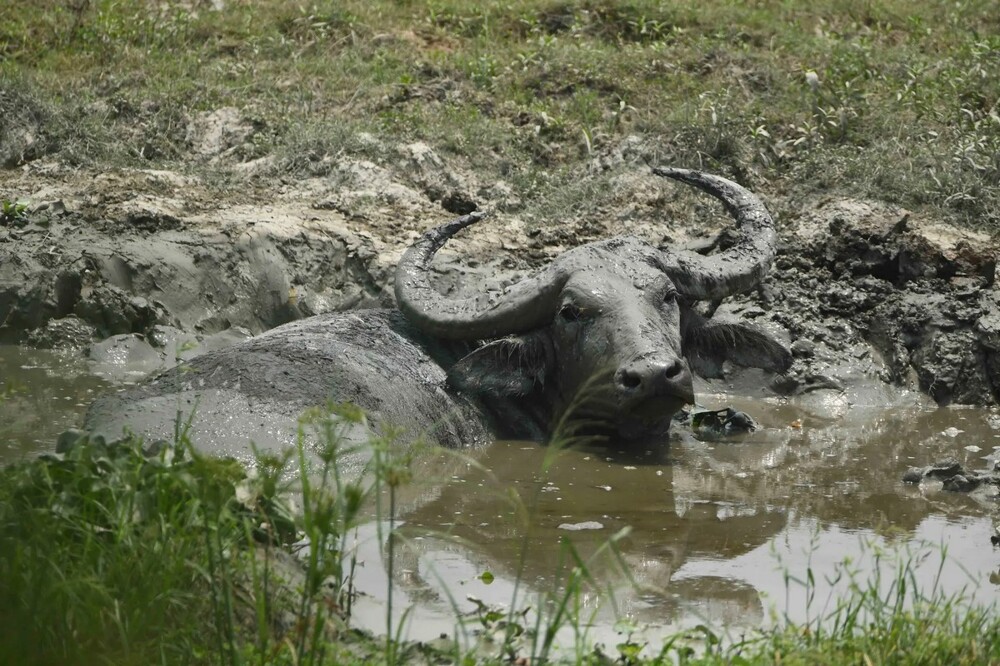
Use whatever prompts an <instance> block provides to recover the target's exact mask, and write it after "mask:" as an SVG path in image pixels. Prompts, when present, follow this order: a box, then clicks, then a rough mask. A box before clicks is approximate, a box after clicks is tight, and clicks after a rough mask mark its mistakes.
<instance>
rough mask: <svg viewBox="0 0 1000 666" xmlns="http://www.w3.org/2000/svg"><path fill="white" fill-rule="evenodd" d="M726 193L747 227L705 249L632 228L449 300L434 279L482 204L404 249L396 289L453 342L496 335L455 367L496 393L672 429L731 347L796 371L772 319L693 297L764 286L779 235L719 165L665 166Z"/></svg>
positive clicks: (645, 428)
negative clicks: (433, 270)
mask: <svg viewBox="0 0 1000 666" xmlns="http://www.w3.org/2000/svg"><path fill="white" fill-rule="evenodd" d="M654 172H655V173H656V174H658V175H661V176H665V177H669V178H674V179H677V180H681V181H683V182H686V183H689V184H691V185H694V186H696V187H699V188H701V189H702V190H705V191H706V192H708V193H710V194H712V195H714V196H715V197H717V198H718V199H719V200H721V201H722V203H723V204H724V205H725V206H726V208H727V209H728V211H729V212H730V214H731V215H733V217H734V218H735V219H736V222H737V225H738V228H739V230H740V235H739V239H738V240H737V242H736V243H735V244H734V245H733V246H732V247H731V248H729V249H728V250H726V251H724V252H722V253H719V254H716V255H712V256H702V255H698V254H694V253H690V252H673V251H667V250H662V249H659V248H657V247H654V246H652V245H650V244H649V243H647V242H645V241H642V240H639V239H637V238H634V237H631V236H618V237H615V238H612V239H609V240H605V241H601V242H596V243H591V244H588V245H584V246H582V247H578V248H575V249H573V250H570V251H568V252H565V253H564V254H562V255H560V256H559V257H558V258H556V260H554V261H553V262H552V263H551V264H549V265H548V266H547V267H545V268H544V269H542V270H541V271H539V272H538V273H536V274H535V275H533V276H531V277H528V278H525V279H524V280H521V281H520V282H518V283H516V284H514V285H512V286H511V287H509V288H507V289H506V290H505V291H504V292H503V293H501V294H487V295H483V296H480V297H476V298H469V299H448V298H445V297H443V296H442V295H441V294H439V293H438V292H437V291H436V290H435V289H434V288H433V287H432V286H431V284H430V282H429V281H428V275H427V273H428V266H429V264H430V262H431V259H432V258H433V256H434V254H435V253H436V252H437V251H438V250H439V249H440V248H441V247H442V246H443V245H444V244H445V243H446V242H447V241H448V239H449V238H451V237H452V236H453V235H454V234H455V233H456V232H458V231H459V230H460V229H463V228H464V227H466V226H468V225H470V224H473V223H475V222H477V221H478V220H480V219H481V218H482V214H480V213H474V214H471V215H467V216H465V217H462V218H459V219H457V220H454V221H452V222H449V223H447V224H444V225H442V226H440V227H437V228H435V229H432V230H430V231H428V232H426V233H425V234H424V235H423V236H422V237H421V238H420V239H419V240H418V241H417V242H416V243H414V244H413V245H412V246H411V247H410V248H409V249H408V250H407V252H406V253H405V255H404V256H403V258H402V259H401V260H400V262H399V265H398V266H397V269H396V282H395V289H396V299H397V302H398V304H399V307H400V309H401V310H402V311H403V313H404V314H405V315H406V316H407V318H408V319H409V320H410V321H411V322H412V323H413V324H414V325H415V326H417V327H418V328H420V329H421V330H423V331H424V332H426V333H429V334H431V335H434V336H437V337H440V338H446V339H450V340H463V339H464V340H470V341H485V342H484V344H482V345H481V346H479V347H478V348H477V349H475V350H474V351H473V352H472V353H470V354H469V355H467V356H466V357H465V358H463V359H461V360H460V361H459V362H458V363H456V364H455V365H454V366H453V367H452V368H450V370H449V373H448V376H449V381H450V383H451V384H452V385H453V386H454V387H456V388H459V389H462V390H466V391H471V392H476V393H479V394H483V395H484V397H487V398H489V396H493V397H526V398H529V399H530V400H533V401H539V402H542V403H546V404H548V405H550V406H552V408H553V409H560V408H562V409H565V408H566V407H567V406H568V405H570V404H574V405H575V410H574V412H575V417H576V418H579V419H582V420H583V421H585V422H587V423H589V424H590V425H593V426H595V427H596V429H598V430H601V431H605V432H608V431H610V432H612V433H614V434H615V435H616V436H618V437H622V438H626V439H634V438H645V437H648V436H657V435H662V434H663V433H665V432H666V430H667V429H668V427H669V424H670V419H671V417H672V416H673V414H674V413H675V412H676V411H677V410H678V409H680V408H681V407H682V406H683V405H685V404H687V403H692V402H694V391H693V387H692V377H691V367H690V365H689V361H690V362H692V363H696V364H697V366H698V367H703V366H706V362H705V361H706V359H708V358H713V359H717V358H720V357H723V358H726V357H728V358H730V359H732V360H734V361H736V362H740V363H742V364H744V365H752V366H757V367H763V368H766V369H771V370H784V369H786V368H787V367H788V365H789V363H790V361H791V357H790V354H789V353H788V351H787V350H786V349H785V348H784V347H783V346H782V345H780V344H779V343H777V342H776V341H774V340H773V339H771V338H770V337H769V336H767V335H766V334H765V333H764V332H763V331H760V330H759V329H756V328H754V327H751V326H748V325H746V324H743V323H740V322H728V323H720V322H713V321H712V320H705V319H704V318H702V317H701V316H700V315H698V314H697V313H696V312H695V311H694V310H693V308H692V306H693V304H694V303H695V302H696V301H698V300H713V301H714V300H719V299H722V298H724V297H726V296H729V295H732V294H735V293H739V292H745V291H748V290H750V289H752V288H754V287H756V286H757V285H758V284H759V283H760V281H761V279H762V278H763V276H764V274H765V273H766V272H767V270H768V268H769V266H770V263H771V260H772V259H773V257H774V243H775V233H774V227H773V222H772V220H771V216H770V215H769V214H768V212H767V210H766V209H765V208H764V205H763V204H762V203H761V201H760V200H759V199H758V198H757V197H756V196H755V195H754V194H752V193H750V192H749V191H747V190H745V189H744V188H742V187H741V186H739V185H737V184H736V183H733V182H731V181H729V180H726V179H724V178H720V177H718V176H712V175H708V174H704V173H700V172H696V171H688V170H685V169H656V170H654Z"/></svg>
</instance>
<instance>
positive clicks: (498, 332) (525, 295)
mask: <svg viewBox="0 0 1000 666" xmlns="http://www.w3.org/2000/svg"><path fill="white" fill-rule="evenodd" d="M484 216H485V214H484V213H479V212H477V213H471V214H469V215H464V216H462V217H460V218H458V219H457V220H452V221H451V222H448V223H446V224H442V225H441V226H439V227H435V228H434V229H431V230H429V231H427V232H425V233H424V235H423V236H421V237H420V239H419V240H417V241H416V242H415V243H414V244H413V245H411V246H410V247H409V249H407V250H406V252H405V253H404V254H403V258H402V259H400V260H399V263H398V264H397V265H396V277H395V283H396V284H395V291H396V304H397V305H398V306H399V309H400V310H402V312H403V314H405V315H406V317H407V319H409V320H410V321H411V322H412V323H413V324H414V325H415V326H416V327H417V328H419V329H420V330H422V331H425V332H427V333H430V334H431V335H435V336H438V337H441V338H447V339H451V340H481V339H485V338H495V337H500V336H503V335H510V334H514V333H523V332H524V331H530V330H532V329H534V328H538V327H540V326H543V325H545V324H547V323H548V322H549V321H551V320H552V314H553V312H555V309H556V305H557V302H558V299H559V296H560V292H561V291H562V288H563V285H565V284H566V280H567V278H568V276H567V275H565V274H564V272H563V271H561V270H560V269H558V268H557V267H554V266H553V265H551V264H550V265H549V266H548V267H547V268H544V269H542V270H541V271H539V272H538V273H536V274H534V275H532V276H529V277H526V278H524V279H523V280H521V281H520V282H517V283H516V284H513V285H511V286H510V287H509V288H507V289H506V290H504V292H503V293H501V294H499V295H497V294H490V295H484V296H479V297H476V298H458V299H448V298H445V297H443V296H442V295H441V294H440V293H438V291H437V290H436V289H434V287H432V286H431V284H430V281H429V280H428V279H427V275H428V269H429V267H430V263H431V259H433V258H434V254H435V253H436V252H437V251H438V250H439V249H441V247H442V246H443V245H444V244H445V243H447V242H448V239H450V238H451V237H452V236H454V235H455V234H456V233H458V232H459V231H460V230H462V229H464V228H465V227H467V226H469V225H471V224H475V223H476V222H478V221H479V220H481V219H483V217H484Z"/></svg>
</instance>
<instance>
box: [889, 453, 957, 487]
mask: <svg viewBox="0 0 1000 666" xmlns="http://www.w3.org/2000/svg"><path fill="white" fill-rule="evenodd" d="M962 474H965V470H964V469H963V468H962V465H961V463H959V462H958V461H957V460H955V459H954V458H946V459H944V460H940V461H938V462H936V463H934V464H933V465H928V466H927V467H911V468H910V469H908V470H906V473H905V474H903V481H904V482H905V483H920V482H921V481H923V480H924V479H950V478H952V477H954V476H959V475H962Z"/></svg>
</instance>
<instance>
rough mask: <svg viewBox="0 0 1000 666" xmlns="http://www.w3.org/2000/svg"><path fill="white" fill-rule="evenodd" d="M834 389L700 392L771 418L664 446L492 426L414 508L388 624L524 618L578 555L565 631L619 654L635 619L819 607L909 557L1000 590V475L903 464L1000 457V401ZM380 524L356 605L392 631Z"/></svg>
mask: <svg viewBox="0 0 1000 666" xmlns="http://www.w3.org/2000/svg"><path fill="white" fill-rule="evenodd" d="M824 393H825V394H813V395H810V396H806V397H801V398H799V399H795V400H790V401H786V400H781V401H771V400H752V399H750V400H748V399H745V398H742V399H741V398H737V397H734V396H731V395H726V394H724V393H715V394H712V393H709V395H707V396H705V395H704V392H702V393H699V395H702V396H703V397H704V398H705V402H706V403H707V404H708V405H709V406H711V407H712V408H715V407H719V406H722V405H734V406H736V407H738V408H740V409H743V410H746V411H747V412H749V413H752V414H753V415H754V416H755V417H756V418H757V420H758V421H759V423H760V425H761V429H760V430H758V431H757V432H755V433H753V434H752V435H749V436H745V437H741V438H739V439H735V440H729V441H702V440H699V439H697V438H696V437H694V436H693V435H692V434H691V432H690V431H687V432H680V433H677V434H676V435H675V439H674V441H673V442H672V445H671V447H670V451H669V453H668V454H667V455H666V456H656V455H645V454H639V455H636V454H635V452H616V451H607V450H605V451H598V450H589V451H588V450H573V449H569V450H563V451H559V452H555V451H553V450H552V449H550V448H546V447H542V446H539V445H536V444H532V443H525V442H498V443H496V444H495V445H493V446H492V447H491V448H490V449H489V450H488V451H486V452H485V454H484V455H483V456H482V457H480V458H478V459H477V460H476V462H475V463H474V464H468V465H466V466H465V468H464V470H462V471H460V472H459V473H457V474H455V475H454V476H452V477H451V478H450V479H449V480H448V482H447V483H446V484H444V485H443V487H442V489H441V490H440V491H439V493H438V494H437V495H436V497H435V498H434V499H432V500H431V501H429V502H427V503H425V504H423V505H422V506H420V507H419V508H417V509H416V510H414V511H412V512H410V513H409V514H408V515H406V516H404V517H403V521H402V522H403V526H402V528H401V529H400V530H399V538H398V539H397V540H395V542H394V554H393V559H394V575H393V579H394V580H395V587H394V591H393V594H394V599H393V608H394V613H393V615H394V618H393V627H394V629H393V631H396V629H395V627H397V626H398V625H399V623H400V622H403V623H404V626H405V627H406V628H407V630H406V631H405V632H404V634H405V635H408V636H410V637H411V638H419V639H425V640H426V639H430V638H434V637H436V636H438V635H439V634H441V633H446V634H448V635H449V636H451V635H456V629H455V620H454V617H455V614H456V609H457V610H458V611H459V612H460V613H462V614H463V617H464V619H465V622H464V628H459V629H458V630H457V635H458V636H459V637H460V639H461V638H462V636H465V639H466V640H469V639H470V637H472V636H473V635H474V634H475V632H476V631H477V630H481V629H483V626H484V625H483V623H482V621H481V619H482V617H483V616H484V614H483V611H482V608H490V609H497V608H500V609H509V608H510V607H511V605H512V604H513V607H514V608H516V609H519V610H523V609H529V608H530V610H529V611H528V612H527V615H525V616H517V617H516V618H515V619H516V620H517V621H518V622H519V623H520V624H522V625H524V626H533V625H534V623H535V622H537V621H538V619H539V614H541V616H542V621H543V622H545V621H548V620H551V618H552V617H554V616H555V613H556V610H557V608H558V607H559V606H560V605H561V604H562V601H563V599H564V597H563V594H564V590H565V587H566V586H565V583H566V581H567V579H568V575H569V571H570V569H571V568H572V566H573V565H574V563H576V562H583V563H585V564H586V567H587V570H588V572H589V577H588V579H587V580H583V581H581V582H580V584H579V592H578V593H577V594H574V595H572V596H571V597H569V598H568V604H569V606H570V608H571V609H572V610H571V612H572V613H573V614H575V616H576V617H577V620H576V621H572V622H569V626H567V627H566V628H564V629H563V630H562V631H561V632H560V634H559V640H558V643H559V644H560V645H561V649H563V650H569V651H572V650H574V649H576V647H575V646H578V645H581V644H589V645H591V646H592V645H593V644H594V643H595V642H597V643H602V644H603V645H604V646H605V647H606V648H607V649H609V650H610V651H611V653H612V654H614V645H615V644H617V643H619V642H621V641H622V640H623V638H624V637H625V634H626V633H628V632H630V631H631V632H634V633H633V634H632V638H633V640H635V641H637V642H639V643H642V642H643V641H649V643H650V645H654V646H655V645H658V644H662V640H658V639H662V638H663V637H665V636H668V635H670V634H672V633H674V632H676V631H678V630H680V629H684V628H692V627H695V626H697V625H699V624H706V625H707V626H709V627H712V628H713V630H714V631H716V632H717V633H718V634H721V635H727V636H728V637H729V638H730V639H733V640H737V639H739V637H740V636H741V635H742V634H743V633H745V632H746V630H748V629H752V628H754V627H760V626H766V625H770V624H772V623H774V622H778V621H780V620H782V619H785V618H788V619H792V620H794V621H797V622H805V621H810V620H814V619H815V618H817V617H821V616H822V615H824V614H826V613H829V612H831V611H832V610H833V609H834V608H835V607H836V605H837V604H838V602H840V601H842V600H843V599H845V598H846V597H847V595H848V594H849V592H850V590H851V589H852V588H854V587H860V588H861V589H871V588H874V589H881V590H883V592H886V593H887V592H888V591H889V589H890V586H891V585H892V583H893V581H894V580H895V577H896V574H897V572H898V571H899V570H900V568H901V567H904V568H906V569H908V570H909V571H910V574H909V575H910V576H912V578H910V579H909V580H908V581H907V582H908V584H911V585H915V586H916V587H917V588H918V589H921V590H922V592H923V593H925V594H933V593H934V592H935V590H936V591H938V592H940V593H944V594H957V593H963V594H967V595H968V596H969V597H970V598H971V599H974V600H976V601H979V602H985V603H993V602H994V601H1000V575H998V567H1000V550H998V549H995V548H994V547H993V546H992V545H991V543H990V536H991V535H992V534H993V524H994V522H995V521H996V519H997V518H998V513H997V511H998V509H997V507H998V506H1000V505H998V503H997V498H996V491H995V488H993V487H992V486H991V487H988V488H981V489H980V490H977V491H976V492H974V493H954V492H948V491H945V490H943V488H942V484H941V483H940V482H934V481H928V482H924V483H921V484H918V485H911V484H904V483H903V482H902V480H901V479H902V476H903V474H904V472H905V471H906V470H907V469H908V468H909V467H912V466H920V465H924V464H929V463H930V462H933V461H936V460H940V459H942V458H946V457H949V456H950V457H954V458H956V459H958V460H959V461H960V462H961V463H962V465H963V466H964V467H965V469H968V470H979V469H984V468H987V467H990V468H992V465H993V463H994V461H995V459H996V456H997V454H998V453H1000V429H998V428H1000V419H998V418H997V416H996V415H995V414H994V413H993V412H991V411H989V410H985V409H981V408H976V409H972V408H951V409H939V408H937V407H935V406H933V405H932V404H929V403H927V402H925V401H924V400H923V399H922V398H921V397H920V396H918V395H915V394H902V395H901V394H898V393H893V394H880V393H871V394H869V395H867V396H865V395H861V394H857V393H855V394H854V395H850V394H847V395H845V394H840V393H833V392H824ZM866 397H867V399H868V400H869V404H864V402H865V398H866ZM852 401H853V402H852ZM878 401H891V402H892V403H893V404H882V405H881V406H880V405H879V404H877V402H878ZM376 531H377V530H376V528H375V526H374V525H370V526H368V528H367V529H366V530H365V531H363V533H362V535H361V544H360V546H359V549H360V559H361V560H362V561H363V562H364V565H363V566H362V567H360V568H359V571H360V574H359V576H358V586H359V589H360V590H361V592H362V593H363V594H362V596H361V597H360V598H359V600H358V602H357V603H356V605H355V619H356V621H357V622H358V623H359V624H361V625H362V626H364V627H366V628H369V629H371V630H373V631H377V632H383V633H384V632H385V630H386V610H387V607H386V601H387V591H388V577H387V576H386V573H385V572H386V563H387V559H388V558H387V548H386V546H385V543H382V545H381V547H380V546H379V541H378V539H377V536H376ZM810 572H811V575H810ZM810 581H811V582H810ZM574 625H575V626H576V627H577V628H574ZM578 629H579V630H582V631H584V632H585V633H586V635H585V636H581V634H580V631H578ZM581 641H582V643H581Z"/></svg>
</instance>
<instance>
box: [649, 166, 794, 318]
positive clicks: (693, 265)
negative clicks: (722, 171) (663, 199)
mask: <svg viewBox="0 0 1000 666" xmlns="http://www.w3.org/2000/svg"><path fill="white" fill-rule="evenodd" d="M653 173H655V174H656V175H658V176H663V177H665V178H673V179H675V180H679V181H682V182H685V183H687V184H689V185H693V186H695V187H697V188H699V189H701V190H704V191H705V192H708V193H709V194H711V195H712V196H714V197H715V198H716V199H718V200H719V201H721V202H722V204H723V205H724V206H725V207H726V210H728V211H729V214H730V215H732V216H733V217H734V218H735V219H736V226H737V228H739V230H740V237H739V240H737V241H736V244H735V245H734V246H733V247H731V248H729V249H728V250H726V251H724V252H720V253H719V254H715V255H711V256H707V257H706V256H702V255H700V254H696V253H694V252H674V251H670V250H663V251H662V254H661V261H662V262H663V271H664V272H665V273H666V274H667V275H669V276H670V279H671V280H673V283H674V286H675V287H677V291H679V292H680V293H682V294H684V295H686V296H690V297H691V298H693V299H695V300H721V299H723V298H725V297H726V296H731V295H733V294H738V293H742V292H745V291H750V290H751V289H753V288H754V287H756V286H757V285H758V284H760V282H761V280H763V279H764V275H765V274H766V273H767V271H768V269H769V268H770V267H771V262H772V261H773V260H774V253H775V242H776V235H775V231H774V221H773V220H772V219H771V214H770V213H768V212H767V208H765V207H764V204H763V203H762V202H761V200H760V199H758V198H757V195H756V194H754V193H753V192H750V191H749V190H747V189H746V188H744V187H742V186H741V185H738V184H736V183H734V182H733V181H731V180H727V179H725V178H722V177H721V176H713V175H711V174H707V173H702V172H700V171H691V170H689V169H668V168H661V167H657V168H654V169H653Z"/></svg>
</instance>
